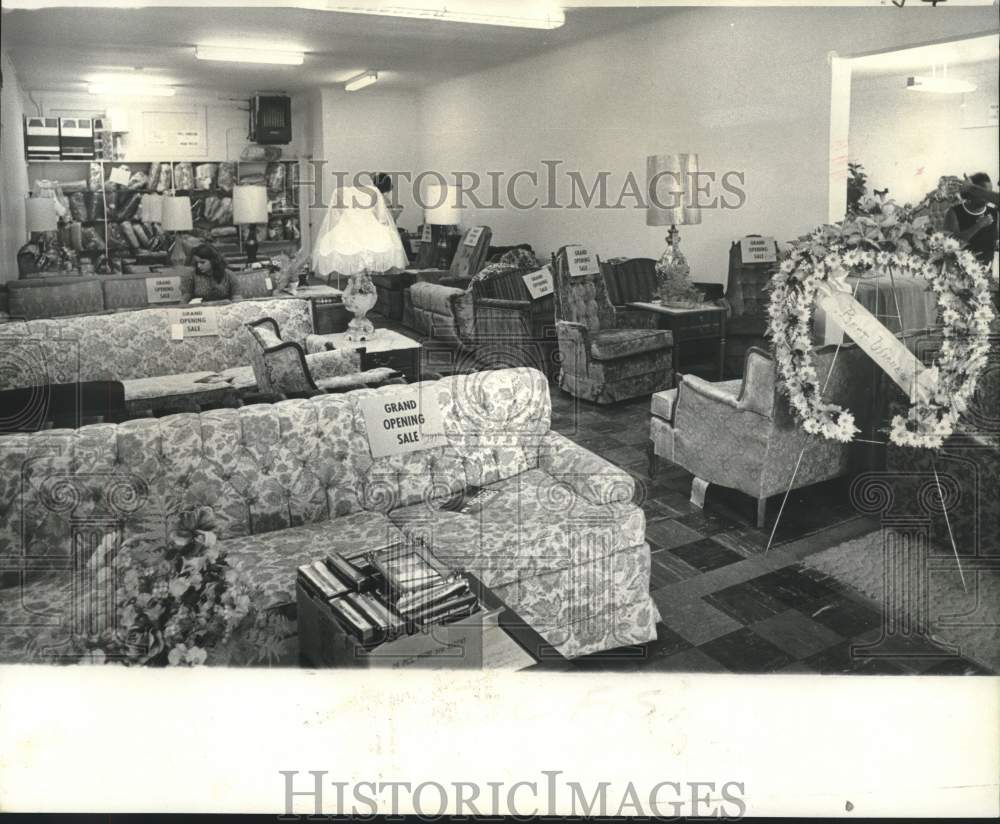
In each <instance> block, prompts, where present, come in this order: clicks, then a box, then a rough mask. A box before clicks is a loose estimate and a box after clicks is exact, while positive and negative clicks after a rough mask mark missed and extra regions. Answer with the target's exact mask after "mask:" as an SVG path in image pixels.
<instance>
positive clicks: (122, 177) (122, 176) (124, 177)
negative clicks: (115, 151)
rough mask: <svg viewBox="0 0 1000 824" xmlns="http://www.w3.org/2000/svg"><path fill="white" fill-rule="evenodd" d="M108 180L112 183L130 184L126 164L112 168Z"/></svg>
mask: <svg viewBox="0 0 1000 824" xmlns="http://www.w3.org/2000/svg"><path fill="white" fill-rule="evenodd" d="M108 180H109V181H110V182H111V183H117V184H118V185H119V186H128V181H129V171H128V169H127V168H126V167H124V166H115V168H113V169H112V170H111V174H110V175H108Z"/></svg>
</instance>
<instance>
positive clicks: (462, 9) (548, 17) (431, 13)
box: [326, 0, 566, 29]
mask: <svg viewBox="0 0 1000 824" xmlns="http://www.w3.org/2000/svg"><path fill="white" fill-rule="evenodd" d="M326 10H327V11H336V12H345V13H354V14H380V15H385V16H389V17H411V18H414V19H417V20H440V21H442V22H446V23H475V24H478V25H482V26H514V27H517V28H525V29H558V28H559V27H560V26H562V25H564V24H565V22H566V15H565V14H564V13H563V10H562V9H561V8H559V7H558V6H556V5H554V4H552V3H548V2H543V3H518V4H513V3H504V4H500V3H483V2H481V0H477V2H475V3H471V2H470V3H465V4H460V3H457V2H455V0H452V2H448V3H434V2H429V1H428V0H420V1H419V2H412V3H406V2H405V1H404V2H397V3H394V4H385V5H383V4H378V5H376V4H372V5H371V6H366V5H364V4H361V3H354V4H350V5H348V4H346V3H341V2H338V0H327V4H326Z"/></svg>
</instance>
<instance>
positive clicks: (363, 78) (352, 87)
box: [344, 71, 378, 92]
mask: <svg viewBox="0 0 1000 824" xmlns="http://www.w3.org/2000/svg"><path fill="white" fill-rule="evenodd" d="M376 80H378V72H373V71H367V72H362V73H361V74H359V75H358V76H357V77H352V78H351V79H350V80H348V81H347V82H346V83H345V84H344V91H345V92H356V91H357V90H358V89H363V88H364V87H365V86H370V85H371V84H372V83H374V82H375V81H376Z"/></svg>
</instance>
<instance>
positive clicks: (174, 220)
mask: <svg viewBox="0 0 1000 824" xmlns="http://www.w3.org/2000/svg"><path fill="white" fill-rule="evenodd" d="M161 225H162V227H163V230H164V231H165V232H190V231H191V230H192V229H193V228H194V225H193V224H192V222H191V198H189V197H187V196H186V195H166V196H165V197H164V198H163V220H162V222H161Z"/></svg>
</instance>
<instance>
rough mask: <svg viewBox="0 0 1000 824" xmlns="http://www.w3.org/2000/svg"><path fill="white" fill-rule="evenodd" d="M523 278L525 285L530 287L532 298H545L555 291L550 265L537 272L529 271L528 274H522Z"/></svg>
mask: <svg viewBox="0 0 1000 824" xmlns="http://www.w3.org/2000/svg"><path fill="white" fill-rule="evenodd" d="M521 279H522V280H523V281H524V285H525V286H527V287H528V291H529V292H530V293H531V299H532V300H538V299H539V298H544V297H545V296H546V295H551V294H552V292H553V289H554V284H553V282H552V271H551V270H550V269H549V267H548V266H546V267H545V268H544V269H539V270H538V271H537V272H529V273H528V274H527V275H521Z"/></svg>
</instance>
